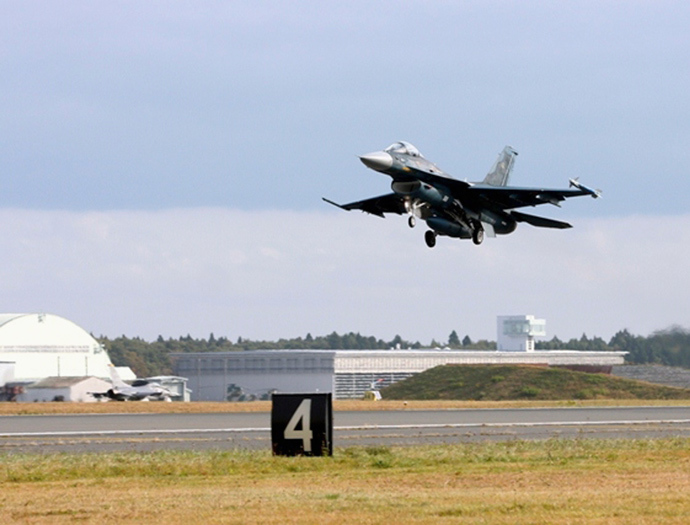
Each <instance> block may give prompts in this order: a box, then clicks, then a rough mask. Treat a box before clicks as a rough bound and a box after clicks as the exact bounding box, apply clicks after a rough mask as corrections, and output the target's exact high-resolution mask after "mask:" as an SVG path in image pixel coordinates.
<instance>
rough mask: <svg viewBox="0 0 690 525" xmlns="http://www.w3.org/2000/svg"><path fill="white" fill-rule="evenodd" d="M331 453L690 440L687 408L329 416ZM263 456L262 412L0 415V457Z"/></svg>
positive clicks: (267, 443)
mask: <svg viewBox="0 0 690 525" xmlns="http://www.w3.org/2000/svg"><path fill="white" fill-rule="evenodd" d="M334 427H335V428H334V444H335V447H336V448H337V447H344V446H354V445H387V446H393V445H408V446H411V445H419V444H431V443H458V442H474V441H484V440H499V441H507V440H516V439H548V438H553V437H566V438H612V437H625V438H630V437H652V438H656V437H671V436H684V437H690V407H620V408H537V409H453V410H396V411H381V412H376V411H362V412H336V413H335V414H334ZM238 448H239V449H265V450H270V448H271V439H270V414H269V413H265V412H264V413H214V414H106V415H103V414H98V415H96V414H93V415H51V416H0V452H9V453H20V452H40V453H51V452H63V451H65V452H105V451H132V450H133V451H151V450H163V449H177V450H182V449H187V450H190V449H191V450H194V449H238Z"/></svg>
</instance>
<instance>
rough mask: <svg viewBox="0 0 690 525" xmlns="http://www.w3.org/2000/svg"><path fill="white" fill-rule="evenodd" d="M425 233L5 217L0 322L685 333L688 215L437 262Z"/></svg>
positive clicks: (246, 220)
mask: <svg viewBox="0 0 690 525" xmlns="http://www.w3.org/2000/svg"><path fill="white" fill-rule="evenodd" d="M423 231H424V230H423V227H422V226H421V225H420V226H418V227H417V228H416V229H414V230H410V229H409V228H408V227H407V226H406V224H405V221H404V220H403V219H402V218H398V217H391V218H388V219H385V220H381V219H378V218H376V217H370V216H366V215H363V214H359V213H344V212H343V213H340V212H337V211H336V212H331V211H323V212H294V211H253V212H249V211H239V210H233V209H221V208H193V209H173V210H161V211H107V212H66V211H30V210H13V209H4V210H0V243H2V247H3V254H4V255H3V264H2V270H1V271H2V274H1V275H0V277H1V278H0V282H1V284H0V310H2V311H4V312H34V311H44V312H50V313H54V314H57V315H62V316H64V317H67V318H69V319H71V320H73V321H75V322H77V323H78V324H80V325H81V326H83V327H84V328H85V329H87V330H89V331H91V332H93V333H94V334H96V335H99V334H104V335H108V336H117V335H121V334H126V335H128V336H140V337H143V338H145V339H149V340H150V339H154V338H155V337H157V336H158V335H159V334H161V335H163V336H164V337H178V336H180V335H186V334H188V333H189V334H192V335H193V336H195V337H207V336H208V335H209V333H211V332H213V333H214V334H215V335H216V336H221V335H224V336H228V337H231V338H233V339H234V338H237V337H238V336H242V337H244V338H251V339H277V338H280V337H296V336H304V335H306V333H307V332H310V333H312V334H313V335H316V334H327V333H330V332H332V331H337V332H340V333H342V332H348V331H355V332H361V333H362V334H365V335H374V336H376V337H381V338H386V339H389V338H392V337H393V336H394V335H395V334H400V335H401V336H403V337H404V338H406V339H410V340H419V341H421V342H423V343H428V342H429V341H430V340H431V339H432V338H436V339H437V340H445V338H446V337H447V336H448V334H449V333H450V332H451V331H452V330H457V331H458V333H459V334H462V335H461V336H463V335H464V334H469V335H470V336H471V337H472V338H473V339H478V338H489V339H495V318H496V316H497V315H503V314H520V313H529V314H534V315H537V316H539V317H543V318H545V319H546V321H547V332H548V334H549V337H551V336H553V335H558V336H559V337H560V338H562V339H565V338H570V337H579V335H581V334H582V333H583V332H586V333H587V334H588V335H590V336H591V335H599V336H602V337H605V338H609V337H611V336H612V335H613V334H614V333H615V332H616V331H618V330H620V329H623V328H628V329H630V330H631V331H632V332H634V333H640V334H647V333H649V332H651V331H653V330H655V329H661V328H665V327H667V326H669V325H671V324H674V323H678V324H681V325H682V324H684V323H685V319H684V317H683V316H684V313H683V312H684V308H685V306H686V305H687V291H688V290H689V289H690V286H689V284H690V283H689V282H688V281H689V280H690V277H688V272H687V271H686V264H685V260H684V258H685V257H684V254H683V251H682V247H683V246H688V245H690V215H680V216H667V217H650V216H639V217H624V218H606V219H596V220H594V219H590V220H583V219H579V220H577V221H576V224H575V228H573V229H572V230H565V231H550V230H543V229H542V230H539V229H536V228H531V227H529V226H526V225H522V226H520V228H518V230H517V231H516V232H515V233H514V234H512V235H510V236H507V237H500V238H498V239H487V240H486V241H485V243H484V244H483V245H482V246H480V247H476V246H474V245H472V243H470V242H467V241H464V242H461V241H457V240H454V239H448V238H440V239H439V242H438V244H437V247H436V248H434V249H433V250H430V249H428V248H427V247H426V246H425V245H424V241H423V238H422V232H423Z"/></svg>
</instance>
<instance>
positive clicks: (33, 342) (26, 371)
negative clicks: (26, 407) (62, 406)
mask: <svg viewBox="0 0 690 525" xmlns="http://www.w3.org/2000/svg"><path fill="white" fill-rule="evenodd" d="M0 362H5V363H14V365H13V369H14V370H13V375H14V378H13V381H15V382H21V383H28V382H33V381H37V380H41V379H44V378H46V377H57V376H63V377H64V376H96V377H104V378H107V377H109V373H108V365H110V364H111V363H110V357H108V353H107V352H106V351H105V349H104V348H103V347H102V346H101V345H100V344H99V342H98V341H96V339H94V338H93V336H91V334H89V333H88V332H87V331H86V330H84V329H83V328H81V327H79V326H77V325H76V324H74V323H73V322H72V321H68V320H67V319H64V318H63V317H60V316H57V315H52V314H45V313H40V314H35V313H33V314H0Z"/></svg>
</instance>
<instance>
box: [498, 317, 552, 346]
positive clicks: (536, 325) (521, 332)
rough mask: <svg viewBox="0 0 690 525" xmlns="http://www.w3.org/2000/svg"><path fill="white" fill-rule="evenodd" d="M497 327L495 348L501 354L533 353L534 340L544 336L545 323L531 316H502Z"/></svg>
mask: <svg viewBox="0 0 690 525" xmlns="http://www.w3.org/2000/svg"><path fill="white" fill-rule="evenodd" d="M497 325H498V326H497V329H496V333H497V340H496V346H497V349H498V350H499V351H502V352H534V338H535V337H545V336H546V321H545V320H544V319H535V317H534V316H533V315H502V316H499V317H498V321H497Z"/></svg>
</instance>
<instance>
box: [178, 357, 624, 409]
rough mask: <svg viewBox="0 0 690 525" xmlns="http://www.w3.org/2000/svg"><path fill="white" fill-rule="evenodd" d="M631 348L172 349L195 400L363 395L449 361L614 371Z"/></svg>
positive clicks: (343, 397)
mask: <svg viewBox="0 0 690 525" xmlns="http://www.w3.org/2000/svg"><path fill="white" fill-rule="evenodd" d="M625 354H626V352H580V351H573V350H548V351H529V352H516V351H473V350H253V351H244V352H212V353H209V352H197V353H174V354H171V357H172V359H173V363H174V364H173V367H174V370H175V374H177V375H179V376H183V377H187V378H188V379H189V383H188V384H189V387H190V388H191V389H192V396H191V399H192V401H226V400H231V399H236V398H237V397H238V396H237V394H238V392H240V391H241V392H243V393H244V394H245V395H246V396H248V397H250V398H251V397H259V398H260V397H263V396H266V395H267V394H269V393H271V392H273V391H278V392H332V393H333V394H334V397H335V398H336V399H356V398H361V397H362V396H363V395H364V392H366V391H367V390H371V389H373V388H375V389H378V388H383V387H385V386H388V385H391V384H393V383H395V382H397V381H401V380H403V379H406V378H408V377H410V376H412V375H414V374H417V373H419V372H423V371H424V370H427V369H429V368H433V367H435V366H439V365H446V364H533V365H541V366H564V367H569V368H577V369H580V370H596V371H602V372H610V370H611V367H612V366H613V365H621V364H623V361H624V356H625Z"/></svg>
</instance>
